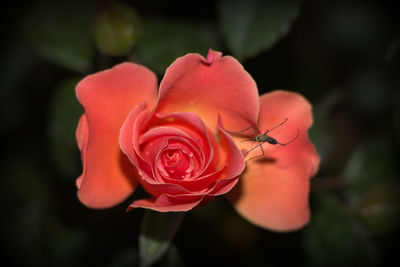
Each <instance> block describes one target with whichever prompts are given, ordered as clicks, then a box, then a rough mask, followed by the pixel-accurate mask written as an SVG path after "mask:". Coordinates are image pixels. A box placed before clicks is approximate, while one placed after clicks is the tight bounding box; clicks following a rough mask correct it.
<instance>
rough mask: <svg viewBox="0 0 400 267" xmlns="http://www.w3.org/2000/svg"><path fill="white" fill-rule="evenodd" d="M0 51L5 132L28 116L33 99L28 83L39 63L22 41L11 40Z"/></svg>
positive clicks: (1, 112) (0, 102)
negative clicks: (30, 96)
mask: <svg viewBox="0 0 400 267" xmlns="http://www.w3.org/2000/svg"><path fill="white" fill-rule="evenodd" d="M0 52H1V55H0V56H1V61H0V69H1V70H2V71H1V72H0V88H1V98H0V121H1V123H2V127H1V133H2V134H3V133H4V132H5V131H11V130H12V129H13V128H14V127H16V126H17V124H18V123H19V122H20V121H21V120H23V119H24V118H25V116H26V112H27V111H28V110H27V106H28V105H29V102H30V101H31V99H30V98H29V97H27V94H28V93H27V91H29V90H30V89H31V87H29V86H27V85H28V84H29V85H31V82H32V81H31V79H29V74H30V73H31V71H32V69H33V68H35V66H37V65H36V64H35V63H36V62H35V57H34V55H33V54H32V52H31V51H29V49H27V47H26V45H24V44H21V43H20V42H9V43H7V46H6V47H5V48H4V50H1V51H0ZM28 81H29V83H28Z"/></svg>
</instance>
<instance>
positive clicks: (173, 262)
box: [161, 245, 184, 267]
mask: <svg viewBox="0 0 400 267" xmlns="http://www.w3.org/2000/svg"><path fill="white" fill-rule="evenodd" d="M161 265H162V266H163V267H183V266H184V264H183V260H182V257H181V255H180V254H179V251H178V249H177V248H176V246H174V245H171V247H170V248H169V249H168V252H167V253H166V255H165V257H164V259H163V260H162V261H161Z"/></svg>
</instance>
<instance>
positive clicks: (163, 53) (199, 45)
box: [134, 19, 220, 74]
mask: <svg viewBox="0 0 400 267" xmlns="http://www.w3.org/2000/svg"><path fill="white" fill-rule="evenodd" d="M219 47H220V44H219V40H218V36H217V32H216V31H215V26H214V25H212V24H209V23H204V22H200V21H198V22H194V21H184V20H181V21H179V20H168V19H153V20H147V21H144V22H143V34H142V35H141V38H140V39H139V40H138V43H137V47H136V49H135V54H134V56H135V57H137V59H138V60H139V61H140V62H142V63H143V64H145V65H146V66H149V67H150V68H152V69H154V70H155V71H156V72H157V73H159V74H162V73H164V72H165V69H166V68H167V67H168V66H169V65H170V64H171V63H172V62H173V61H174V60H175V59H176V58H178V57H181V56H182V55H185V54H186V53H193V52H195V53H200V54H202V55H206V54H207V52H208V50H209V49H210V48H211V49H215V50H218V49H219Z"/></svg>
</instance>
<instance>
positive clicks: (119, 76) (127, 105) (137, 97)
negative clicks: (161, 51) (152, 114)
mask: <svg viewBox="0 0 400 267" xmlns="http://www.w3.org/2000/svg"><path fill="white" fill-rule="evenodd" d="M156 92H157V80H156V76H155V75H154V74H153V73H152V72H151V71H149V70H148V69H146V68H144V67H142V66H139V65H135V64H131V63H124V64H120V65H117V66H115V67H114V68H112V69H110V70H106V71H102V72H99V73H96V74H93V75H89V76H87V77H86V78H85V79H83V80H82V81H81V82H80V83H79V84H78V85H77V87H76V94H77V97H78V100H79V102H80V103H81V104H82V106H83V107H84V109H85V117H86V122H87V130H85V131H87V140H85V141H84V142H82V141H81V140H80V138H82V137H78V143H81V144H83V143H85V144H86V149H85V151H84V152H83V153H82V158H83V159H82V161H83V169H84V172H83V174H82V176H81V177H80V178H78V181H77V183H78V185H79V190H78V197H79V199H80V201H81V202H82V203H84V204H85V205H86V206H88V207H91V208H107V207H111V206H114V205H116V204H118V203H120V202H121V201H123V200H124V199H125V198H126V197H128V196H129V195H130V194H131V193H132V192H133V190H134V188H135V187H136V181H135V179H134V173H135V170H134V168H132V166H131V164H130V163H129V160H128V159H127V158H126V156H125V155H124V154H123V153H122V152H121V150H120V148H119V143H118V137H119V129H120V128H121V125H122V123H123V122H124V120H125V118H126V116H127V115H128V114H129V112H130V110H131V109H132V108H133V107H134V106H135V105H136V104H137V103H138V102H141V101H145V102H147V103H148V105H150V106H153V105H154V102H155V99H156ZM78 131H80V130H79V129H78Z"/></svg>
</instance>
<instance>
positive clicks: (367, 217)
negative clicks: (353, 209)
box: [357, 183, 400, 235]
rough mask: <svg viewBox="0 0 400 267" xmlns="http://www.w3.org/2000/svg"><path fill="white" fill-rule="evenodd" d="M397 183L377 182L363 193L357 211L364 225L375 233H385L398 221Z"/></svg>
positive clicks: (399, 204) (399, 200) (399, 210)
mask: <svg viewBox="0 0 400 267" xmlns="http://www.w3.org/2000/svg"><path fill="white" fill-rule="evenodd" d="M399 192H400V188H399V185H398V184H394V183H392V184H389V183H388V184H384V183H382V184H378V185H375V186H371V187H370V188H368V190H367V191H366V192H365V193H364V195H363V199H362V200H361V201H360V204H359V207H358V209H357V211H358V212H359V215H360V218H361V219H362V222H363V223H364V225H365V226H366V227H367V228H368V230H369V231H370V232H372V233H373V234H375V235H382V234H387V233H388V232H390V231H391V230H394V229H396V227H398V225H399V222H400V197H399Z"/></svg>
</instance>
